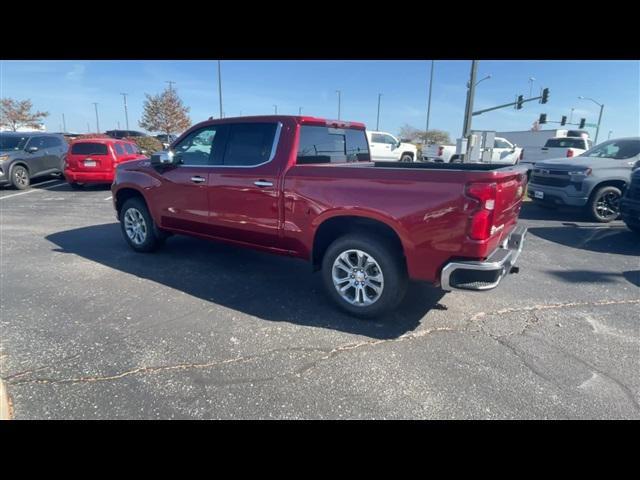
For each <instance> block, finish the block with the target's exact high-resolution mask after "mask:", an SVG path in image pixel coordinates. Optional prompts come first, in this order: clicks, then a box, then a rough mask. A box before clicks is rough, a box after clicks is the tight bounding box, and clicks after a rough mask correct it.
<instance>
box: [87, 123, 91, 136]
mask: <svg viewBox="0 0 640 480" xmlns="http://www.w3.org/2000/svg"><path fill="white" fill-rule="evenodd" d="M87 133H91V127H90V126H89V122H87Z"/></svg>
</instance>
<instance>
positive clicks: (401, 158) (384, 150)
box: [367, 131, 418, 162]
mask: <svg viewBox="0 0 640 480" xmlns="http://www.w3.org/2000/svg"><path fill="white" fill-rule="evenodd" d="M367 139H368V140H369V146H370V148H371V160H373V161H374V162H377V161H381V162H383V161H390V162H415V161H416V160H418V147H416V146H415V145H412V144H411V143H408V142H403V141H401V140H398V139H397V138H396V137H394V136H393V135H391V134H390V133H387V132H372V131H367Z"/></svg>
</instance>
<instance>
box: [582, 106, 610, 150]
mask: <svg viewBox="0 0 640 480" xmlns="http://www.w3.org/2000/svg"><path fill="white" fill-rule="evenodd" d="M578 98H579V99H580V100H591V101H592V102H593V103H595V104H596V105H599V106H600V115H598V126H597V127H596V138H595V139H594V140H593V143H594V144H597V143H598V133H600V122H602V111H603V110H604V103H598V102H596V101H595V100H594V99H593V98H588V97H583V96H582V95H581V96H579V97H578Z"/></svg>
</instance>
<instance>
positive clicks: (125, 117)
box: [120, 93, 129, 130]
mask: <svg viewBox="0 0 640 480" xmlns="http://www.w3.org/2000/svg"><path fill="white" fill-rule="evenodd" d="M120 95H122V98H123V100H124V121H125V125H126V126H127V130H129V112H128V111H127V95H128V94H127V93H121V94H120Z"/></svg>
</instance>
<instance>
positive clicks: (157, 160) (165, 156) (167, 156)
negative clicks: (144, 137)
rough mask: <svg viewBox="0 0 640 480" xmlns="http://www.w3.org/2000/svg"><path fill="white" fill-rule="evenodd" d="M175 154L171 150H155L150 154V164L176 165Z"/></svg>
mask: <svg viewBox="0 0 640 480" xmlns="http://www.w3.org/2000/svg"><path fill="white" fill-rule="evenodd" d="M176 164H177V158H176V155H175V154H174V153H173V152H172V151H171V150H163V151H162V152H156V153H154V154H152V155H151V165H153V166H156V167H157V166H161V165H176Z"/></svg>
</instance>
